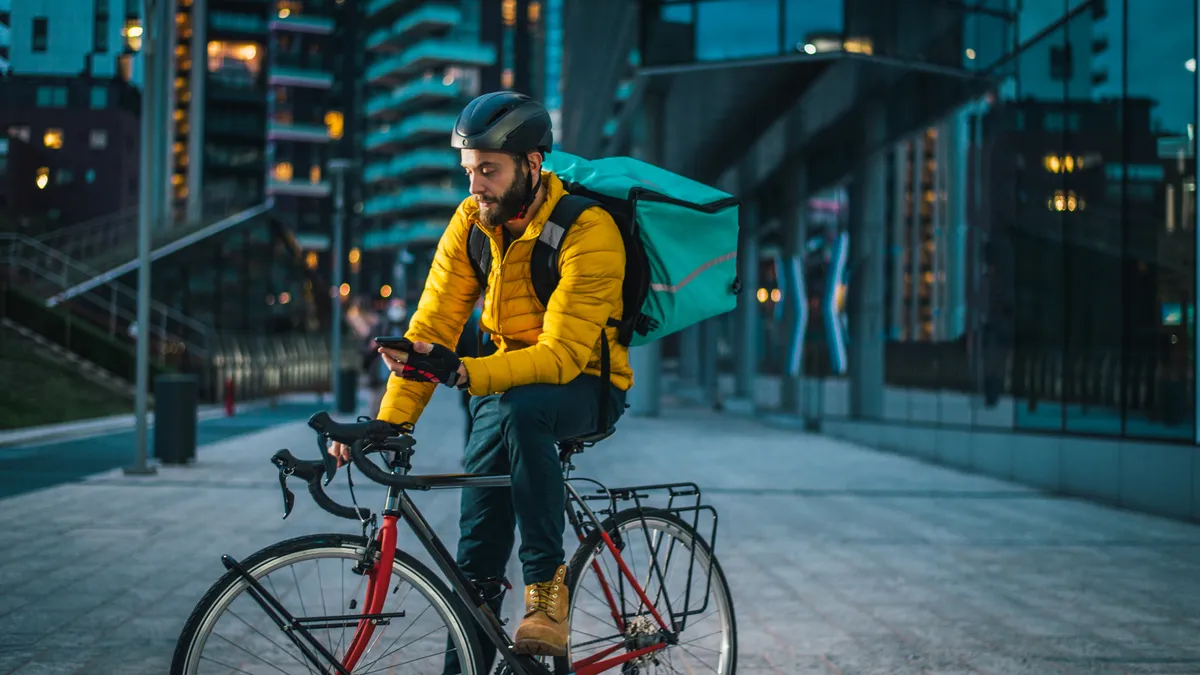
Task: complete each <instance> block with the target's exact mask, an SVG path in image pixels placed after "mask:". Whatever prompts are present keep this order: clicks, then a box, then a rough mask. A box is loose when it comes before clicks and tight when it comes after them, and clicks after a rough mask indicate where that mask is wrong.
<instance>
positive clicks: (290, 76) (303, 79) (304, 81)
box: [267, 59, 333, 89]
mask: <svg viewBox="0 0 1200 675" xmlns="http://www.w3.org/2000/svg"><path fill="white" fill-rule="evenodd" d="M267 82H268V84H272V85H282V86H285V87H308V88H310V89H329V88H330V87H332V86H333V73H330V72H327V71H325V70H324V69H323V67H322V66H319V65H317V64H316V63H305V62H303V61H302V60H301V59H286V60H284V59H281V61H280V62H278V63H272V64H271V66H270V68H268V69H267Z"/></svg>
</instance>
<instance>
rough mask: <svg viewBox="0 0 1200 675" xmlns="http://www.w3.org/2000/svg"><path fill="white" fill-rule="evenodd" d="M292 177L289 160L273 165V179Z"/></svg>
mask: <svg viewBox="0 0 1200 675" xmlns="http://www.w3.org/2000/svg"><path fill="white" fill-rule="evenodd" d="M291 179H292V165H291V163H290V162H280V163H278V164H276V165H275V180H278V181H285V182H286V181H289V180H291Z"/></svg>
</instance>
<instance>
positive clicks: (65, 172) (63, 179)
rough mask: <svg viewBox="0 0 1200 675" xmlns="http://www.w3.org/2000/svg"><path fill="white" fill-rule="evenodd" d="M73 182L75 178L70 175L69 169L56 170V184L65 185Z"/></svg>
mask: <svg viewBox="0 0 1200 675" xmlns="http://www.w3.org/2000/svg"><path fill="white" fill-rule="evenodd" d="M73 180H75V176H74V175H72V173H71V170H70V169H59V170H58V178H57V179H56V182H57V183H58V184H59V185H67V184H69V183H70V182H71V181H73Z"/></svg>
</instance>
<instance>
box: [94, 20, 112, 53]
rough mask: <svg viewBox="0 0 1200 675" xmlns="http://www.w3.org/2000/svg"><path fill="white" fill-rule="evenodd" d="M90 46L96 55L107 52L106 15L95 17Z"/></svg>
mask: <svg viewBox="0 0 1200 675" xmlns="http://www.w3.org/2000/svg"><path fill="white" fill-rule="evenodd" d="M92 33H93V35H92V45H93V49H94V50H95V51H96V53H97V54H104V53H107V52H108V15H107V14H104V15H97V16H96V23H95V24H94V30H93V31H92Z"/></svg>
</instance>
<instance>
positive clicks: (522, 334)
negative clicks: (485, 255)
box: [379, 171, 633, 424]
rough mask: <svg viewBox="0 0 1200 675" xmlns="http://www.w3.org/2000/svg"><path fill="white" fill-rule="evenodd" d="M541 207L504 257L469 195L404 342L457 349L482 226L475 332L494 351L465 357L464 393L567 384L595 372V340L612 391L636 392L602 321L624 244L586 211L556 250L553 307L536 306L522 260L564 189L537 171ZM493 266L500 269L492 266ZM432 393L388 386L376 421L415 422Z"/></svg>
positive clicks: (602, 217) (393, 382)
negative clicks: (482, 284) (483, 285)
mask: <svg viewBox="0 0 1200 675" xmlns="http://www.w3.org/2000/svg"><path fill="white" fill-rule="evenodd" d="M542 182H543V184H544V185H545V186H546V199H545V201H544V202H543V203H542V205H541V207H539V208H538V210H537V213H535V214H534V216H533V219H532V220H531V221H530V222H529V227H528V228H527V229H526V230H525V234H523V235H521V237H520V238H518V239H515V240H513V242H512V243H511V244H510V245H509V249H508V252H507V253H506V254H505V255H504V256H503V259H501V251H502V248H503V246H502V242H503V239H502V236H501V232H500V230H499V229H497V230H496V231H491V230H488V229H487V228H486V227H484V226H483V225H481V224H480V222H479V206H478V204H477V203H476V202H475V200H474V199H473V198H470V197H468V198H467V199H466V200H464V201H463V202H462V204H460V205H459V207H458V210H457V211H456V212H455V214H454V217H453V218H452V219H451V220H450V225H449V226H448V227H447V228H446V231H445V233H444V234H443V235H442V238H441V241H440V242H439V243H438V248H437V253H436V254H435V255H434V258H433V264H432V266H431V267H430V270H429V277H428V279H427V280H426V281H425V290H424V292H423V293H422V294H421V300H420V302H419V303H418V305H417V311H416V312H415V313H414V314H413V316H412V321H411V322H410V323H409V328H408V332H407V333H406V337H408V339H410V340H414V341H421V342H432V343H437V344H441V345H446V346H448V347H450V348H454V345H455V344H457V343H458V339H459V337H460V336H461V335H462V331H463V327H464V326H465V325H466V321H467V317H468V316H470V313H471V310H472V309H473V308H474V306H475V302H476V301H477V300H478V298H479V291H480V288H479V281H478V279H476V277H475V269H474V268H473V267H472V266H471V260H470V258H469V257H468V255H467V235H468V234H469V233H470V230H471V228H473V227H480V228H483V229H484V231H485V232H487V233H488V235H489V236H490V238H491V240H492V241H491V246H492V261H493V262H492V270H491V276H490V278H489V280H488V284H487V293H486V295H485V297H484V299H483V314H482V316H481V318H480V326H481V327H482V328H483V329H484V331H486V332H487V333H488V334H489V335H492V336H493V341H494V342H496V344H497V346H498V347H499V349H498V351H497V352H496V353H495V354H492V355H490V356H485V357H482V358H465V359H463V362H464V364H465V366H466V369H467V375H468V377H469V381H470V390H471V393H472V394H474V395H476V396H482V395H485V394H492V393H500V392H504V391H507V390H509V389H512V388H513V387H519V386H521V385H525V384H535V383H548V384H565V383H567V382H570V381H571V380H573V379H575V377H576V376H577V375H579V374H580V373H581V372H582V373H588V374H592V375H599V374H600V334H601V331H602V330H603V331H604V334H605V336H606V339H607V340H608V345H609V365H610V369H611V378H612V383H613V384H614V385H615V386H617V387H619V388H621V389H625V390H628V389H629V388H630V387H631V386H633V371H632V370H631V369H630V367H629V352H628V350H627V349H626V348H625V347H623V346H622V345H620V344H619V343H618V342H617V336H616V329H615V328H610V327H607V326H606V324H607V322H608V319H610V318H617V317H619V316H620V315H621V312H622V309H623V308H622V306H621V304H622V303H621V283H622V280H623V277H624V275H625V245H624V243H623V242H622V239H621V232H620V230H618V229H617V225H616V223H614V222H613V220H612V216H610V215H608V213H607V212H605V211H604V210H603V209H598V208H592V209H588V210H587V211H585V212H584V213H583V214H582V215H581V216H580V217H579V219H578V220H576V221H575V224H574V225H572V226H571V229H570V230H569V231H568V232H567V235H566V237H564V238H563V240H562V242H561V244H560V247H559V258H558V265H559V274H560V280H559V282H558V286H557V288H556V290H555V292H554V294H553V295H552V296H551V297H550V306H549V307H543V306H542V303H541V302H539V301H538V299H537V296H536V295H535V294H534V291H533V282H532V281H531V279H530V274H529V259H530V255H531V253H532V251H533V245H534V244H535V243H536V242H537V240H538V237H539V236H540V235H541V233H542V227H543V226H544V225H545V224H546V221H547V220H548V219H549V218H550V212H551V211H553V210H554V205H555V204H557V203H558V200H559V198H560V197H562V196H563V194H565V191H564V190H563V185H562V181H560V180H559V179H558V177H557V176H555V175H554V174H553V173H551V172H548V171H543V172H542ZM496 261H500V262H498V263H497V262H496ZM436 386H437V385H433V384H429V383H424V382H413V381H411V380H405V379H402V378H400V377H396V376H395V375H393V376H391V377H390V378H388V386H387V393H386V394H384V396H383V402H382V404H381V405H380V407H379V418H380V419H383V420H387V421H388V422H392V423H400V422H411V423H414V424H415V423H416V421H417V418H419V417H420V416H421V412H422V411H423V410H424V409H425V405H426V404H427V403H428V402H429V398H430V396H432V395H433V391H434V388H435V387H436Z"/></svg>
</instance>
